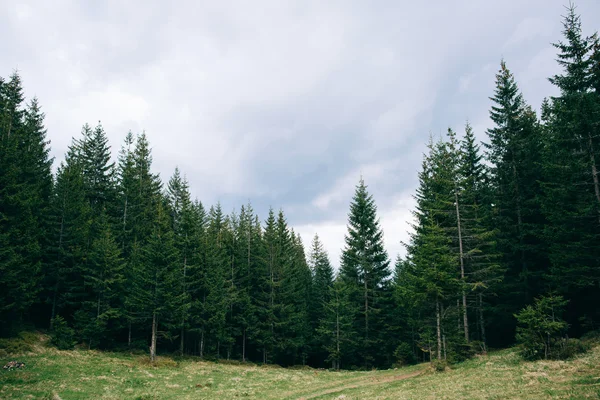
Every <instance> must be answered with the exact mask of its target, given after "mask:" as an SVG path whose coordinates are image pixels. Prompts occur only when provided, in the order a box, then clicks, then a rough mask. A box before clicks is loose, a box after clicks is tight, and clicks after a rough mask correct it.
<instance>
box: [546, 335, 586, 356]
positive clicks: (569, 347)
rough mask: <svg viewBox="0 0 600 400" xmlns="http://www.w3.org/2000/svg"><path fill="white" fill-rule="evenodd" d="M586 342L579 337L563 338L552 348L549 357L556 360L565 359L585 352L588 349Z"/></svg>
mask: <svg viewBox="0 0 600 400" xmlns="http://www.w3.org/2000/svg"><path fill="white" fill-rule="evenodd" d="M590 347H591V346H590V345H589V344H588V343H585V342H582V341H581V340H579V339H566V338H565V339H563V340H562V341H560V342H559V343H557V345H556V346H555V347H554V348H553V349H552V353H551V358H553V359H556V360H566V359H569V358H573V357H575V356H576V355H577V354H582V353H585V352H586V351H588V350H589V349H590Z"/></svg>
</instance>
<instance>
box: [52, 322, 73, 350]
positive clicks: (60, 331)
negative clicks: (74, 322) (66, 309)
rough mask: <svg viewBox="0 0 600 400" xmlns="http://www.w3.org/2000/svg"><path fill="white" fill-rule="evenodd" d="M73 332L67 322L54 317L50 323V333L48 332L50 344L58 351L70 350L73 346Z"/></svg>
mask: <svg viewBox="0 0 600 400" xmlns="http://www.w3.org/2000/svg"><path fill="white" fill-rule="evenodd" d="M74 337H75V331H74V330H73V328H71V327H69V325H68V324H67V321H65V319H64V318H63V317H61V316H60V315H57V316H56V317H54V320H53V321H52V331H51V332H50V343H51V344H53V345H54V346H56V347H57V348H58V349H59V350H71V349H72V348H73V346H75V339H74Z"/></svg>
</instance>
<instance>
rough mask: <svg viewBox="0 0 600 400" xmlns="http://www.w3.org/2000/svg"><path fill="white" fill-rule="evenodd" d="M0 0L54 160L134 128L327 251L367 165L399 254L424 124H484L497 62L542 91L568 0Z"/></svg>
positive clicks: (168, 166) (530, 95)
mask: <svg viewBox="0 0 600 400" xmlns="http://www.w3.org/2000/svg"><path fill="white" fill-rule="evenodd" d="M0 4H1V5H2V6H3V13H0V37H2V38H3V40H2V41H0V54H2V57H1V58H0V75H2V76H7V75H8V74H10V72H11V71H12V69H13V68H18V69H19V71H20V73H21V75H22V78H23V81H24V85H25V93H26V95H27V96H29V97H31V96H33V95H37V96H38V97H39V99H40V102H41V104H42V107H43V109H44V111H45V112H46V114H47V119H46V125H47V128H48V135H49V138H50V139H51V140H52V155H53V156H55V157H56V159H57V160H61V159H62V158H63V154H64V152H65V150H66V148H67V146H68V144H69V143H70V140H71V136H73V135H79V132H80V130H81V126H82V125H83V124H84V123H90V124H92V125H93V124H95V123H96V122H97V121H98V120H101V121H102V124H103V126H104V128H105V130H106V132H107V134H108V136H109V140H110V143H111V145H112V147H113V149H114V150H115V152H116V149H118V147H119V146H120V145H121V142H122V140H123V138H124V136H125V134H126V133H127V131H129V130H130V129H131V130H132V131H133V132H134V133H139V132H142V131H143V130H145V131H146V133H147V135H148V138H149V140H150V144H151V146H152V148H153V156H154V168H155V169H156V170H157V171H158V172H160V174H161V176H162V178H163V180H166V179H168V177H169V176H170V175H171V174H172V171H173V169H174V168H175V166H176V165H178V166H179V167H180V169H181V170H182V171H183V172H184V173H185V174H186V176H187V177H188V179H189V181H190V185H191V188H192V191H193V195H194V196H197V197H198V198H199V199H200V200H202V201H203V202H204V203H205V204H207V205H210V204H214V203H215V202H217V201H220V202H221V203H222V205H223V207H224V209H225V210H228V211H229V210H232V209H234V208H238V207H239V206H240V204H242V203H246V202H247V201H248V200H250V201H252V203H253V205H254V208H255V209H256V210H257V211H258V212H259V213H260V215H261V218H263V219H264V218H265V217H266V212H267V210H268V208H269V206H273V207H274V208H275V209H278V208H279V207H282V208H283V209H284V211H285V212H286V215H287V216H288V220H289V222H290V224H291V225H292V226H294V227H296V229H297V230H299V231H301V233H303V235H304V234H305V233H306V234H308V237H305V238H304V239H305V240H307V239H310V238H311V237H312V234H313V233H314V232H313V231H318V232H319V234H320V235H321V236H322V237H323V239H324V241H325V242H326V247H327V249H328V250H329V251H330V252H331V254H337V255H336V256H335V257H338V255H339V251H340V249H341V246H342V244H343V233H344V231H345V224H346V217H347V211H348V210H347V208H348V205H349V203H350V200H351V198H352V194H353V191H354V187H355V185H356V183H357V182H358V179H359V177H360V175H361V174H363V176H364V177H365V180H366V183H367V184H368V185H369V190H370V191H371V193H372V194H373V195H374V197H375V200H376V202H377V205H378V211H379V215H380V218H381V222H382V227H383V228H384V232H385V238H386V246H387V247H388V250H389V252H390V256H391V257H392V258H393V257H394V256H395V253H402V251H403V250H402V248H401V246H399V245H398V243H399V241H400V240H404V239H405V238H406V232H407V226H406V223H405V222H404V221H405V220H407V219H409V218H410V214H409V212H408V210H409V209H410V207H411V203H410V194H411V193H413V192H414V190H415V188H416V186H417V184H418V182H417V176H416V174H417V171H418V170H419V168H420V162H421V154H422V152H423V151H424V147H425V143H426V142H427V140H428V137H429V135H430V134H433V135H434V136H436V135H439V134H443V133H444V132H445V131H446V129H447V127H448V126H451V127H453V128H455V129H456V130H457V131H459V132H460V131H462V126H463V125H464V123H465V121H466V120H467V119H469V120H470V121H472V122H473V125H474V126H475V127H476V134H477V135H478V136H479V137H480V138H483V137H484V135H485V129H486V128H487V127H489V119H488V109H489V106H490V101H489V99H488V97H489V96H490V95H492V90H493V84H494V74H495V71H496V70H497V65H498V63H499V61H500V59H501V58H502V57H504V58H505V59H506V60H507V62H508V64H509V67H510V68H511V69H512V70H513V72H514V73H515V76H516V77H517V81H518V82H519V83H520V84H521V85H522V89H523V92H524V94H525V97H526V98H527V99H528V101H529V102H530V103H532V105H534V106H537V105H538V103H539V101H541V98H543V97H544V96H546V95H548V94H551V93H552V90H553V89H552V87H551V85H550V84H549V83H548V82H547V81H546V80H545V79H544V78H545V76H547V75H548V74H552V73H555V72H554V71H555V68H556V63H555V62H554V61H553V60H552V54H553V50H554V49H552V48H551V47H550V46H549V42H550V41H555V40H557V39H560V30H561V26H560V14H561V13H562V12H563V8H562V7H563V4H564V2H563V1H562V0H551V1H547V0H532V1H528V2H522V1H518V0H510V1H508V2H502V3H498V2H473V1H470V0H458V1H455V2H452V3H448V2H443V1H436V2H433V3H428V4H421V3H418V2H413V3H410V4H403V3H400V2H394V1H391V0H388V1H385V0H384V1H383V2H381V3H377V4H371V3H369V4H367V3H364V2H359V1H352V0H351V1H339V0H332V1H327V2H322V1H311V0H309V1H304V2H295V1H288V2H280V1H270V0H264V1H259V2H253V3H249V2H241V1H220V2H194V1H189V0H182V1H178V2H171V3H169V2H163V1H158V0H150V1H141V0H131V1H127V2H121V1H117V0H108V1H104V2H77V1H74V0H56V1H52V2H47V1H42V0H38V1H34V0H23V1H19V2H10V1H8V0H0ZM578 6H579V9H578V10H579V11H580V12H581V13H582V15H583V23H584V27H585V26H590V27H594V26H597V25H598V23H600V20H599V18H600V17H599V16H600V3H598V2H597V1H595V0H581V1H578ZM586 29H587V28H586ZM321 231H322V232H321Z"/></svg>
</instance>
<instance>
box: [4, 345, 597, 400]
mask: <svg viewBox="0 0 600 400" xmlns="http://www.w3.org/2000/svg"><path fill="white" fill-rule="evenodd" d="M18 340H19V341H21V344H23V343H26V344H27V345H28V348H27V349H25V350H23V351H21V353H20V354H18V355H10V356H0V362H1V363H2V365H4V364H5V363H6V362H8V361H9V360H12V359H16V360H18V361H23V362H25V363H26V368H25V369H24V370H13V371H4V370H0V371H1V372H0V398H2V399H5V398H47V399H84V398H98V399H192V398H193V399H236V398H248V399H251V398H261V399H280V398H288V399H299V398H303V399H309V398H320V399H346V400H347V399H365V398H377V399H415V398H419V399H438V398H446V399H459V398H461V399H462V398H469V399H483V398H485V399H506V398H514V399H516V398H518V399H541V398H548V397H553V398H569V399H586V398H598V396H600V346H598V345H596V346H595V347H593V348H592V350H590V351H589V352H588V353H586V354H582V355H579V356H576V357H575V358H574V359H573V360H570V361H537V362H524V361H522V360H521V358H520V357H519V355H518V353H517V350H514V349H510V350H503V351H498V352H494V353H490V355H488V356H481V357H475V358H474V359H472V360H469V361H466V362H464V363H461V364H457V365H454V366H451V367H450V369H447V370H446V371H445V372H443V373H435V372H433V370H432V368H430V367H429V365H416V366H411V367H407V368H399V369H397V370H386V371H369V372H347V371H344V372H330V371H325V370H315V369H310V368H298V369H285V368H280V367H271V366H259V365H254V364H243V363H227V362H221V363H215V362H206V361H200V360H198V359H194V358H182V359H172V358H168V357H159V358H158V360H157V362H156V363H155V364H154V365H151V364H150V363H149V362H148V361H147V357H145V356H142V355H131V354H124V353H109V352H98V351H86V350H72V351H60V350H57V349H55V348H53V347H47V346H46V345H45V344H46V342H47V341H48V338H47V337H45V336H37V341H32V340H31V336H25V337H21V338H20V339H18ZM3 343H4V344H5V345H6V343H7V342H3ZM15 346H16V345H15ZM16 347H18V346H16Z"/></svg>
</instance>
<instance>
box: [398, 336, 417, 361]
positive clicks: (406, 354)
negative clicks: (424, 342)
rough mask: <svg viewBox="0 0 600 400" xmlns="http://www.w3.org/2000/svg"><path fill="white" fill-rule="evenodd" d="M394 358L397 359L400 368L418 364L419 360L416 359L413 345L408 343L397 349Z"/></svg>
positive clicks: (403, 343)
mask: <svg viewBox="0 0 600 400" xmlns="http://www.w3.org/2000/svg"><path fill="white" fill-rule="evenodd" d="M394 357H395V358H396V363H397V364H398V365H400V366H402V365H412V364H416V362H417V358H416V357H415V354H414V352H413V349H412V347H411V345H410V344H408V343H406V342H402V343H400V344H399V345H398V347H396V350H394Z"/></svg>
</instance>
